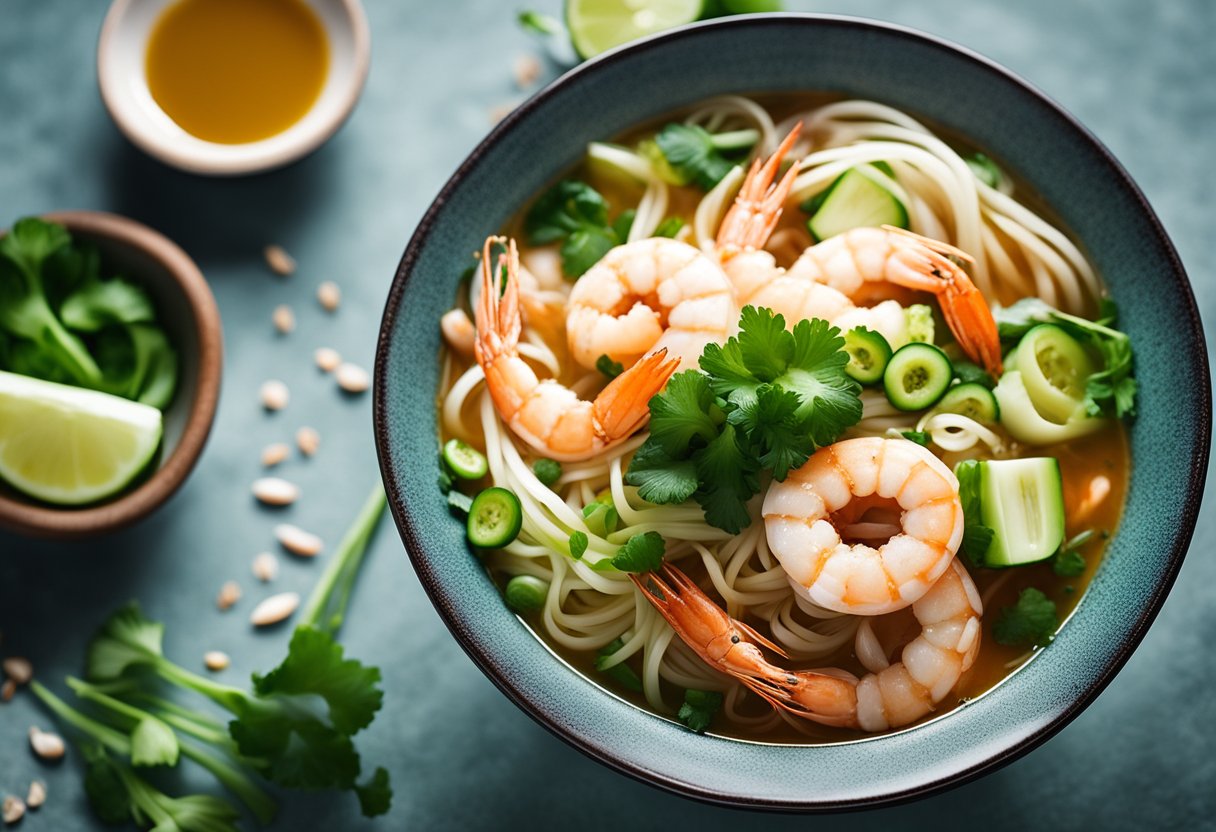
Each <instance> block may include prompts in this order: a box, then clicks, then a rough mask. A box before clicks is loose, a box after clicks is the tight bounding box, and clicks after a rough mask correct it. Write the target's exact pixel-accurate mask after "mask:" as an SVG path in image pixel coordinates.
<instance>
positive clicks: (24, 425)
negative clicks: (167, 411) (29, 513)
mask: <svg viewBox="0 0 1216 832" xmlns="http://www.w3.org/2000/svg"><path fill="white" fill-rule="evenodd" d="M161 430H162V428H161V415H160V411H159V410H157V409H156V408H155V407H150V406H148V405H146V404H140V403H139V402H133V401H129V400H128V399H123V398H119V397H118V396H111V395H110V394H109V393H98V392H96V391H94V390H83V389H81V388H79V387H68V386H67V385H65V384H55V383H53V382H50V381H42V380H41V379H36V378H29V377H27V376H19V375H15V374H13V373H5V372H0V479H4V480H5V481H6V482H8V483H9V484H10V485H12V486H13V487H15V488H17V489H20V490H21V491H23V492H25V493H26V494H29V495H30V496H31V497H37V498H38V499H40V500H46V501H47V502H48V503H60V504H63V505H80V504H82V503H90V502H93V501H94V500H99V499H101V498H102V497H106V496H109V495H110V494H113V493H115V492H117V491H120V490H121V489H122V488H123V487H124V486H126V485H127V484H128V483H130V482H131V480H133V479H134V478H135V477H136V476H138V475H139V473H140V472H141V471H143V469H144V467H145V466H147V464H148V461H149V460H151V459H152V455H153V454H155V453H156V449H157V447H158V446H159V445H160V437H161Z"/></svg>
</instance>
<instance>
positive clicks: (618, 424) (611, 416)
mask: <svg viewBox="0 0 1216 832" xmlns="http://www.w3.org/2000/svg"><path fill="white" fill-rule="evenodd" d="M679 366H680V359H678V358H668V357H667V350H666V349H661V350H658V351H657V352H653V353H651V354H649V355H647V356H644V357H643V358H642V359H641V360H639V361H638V362H637V363H636V364H634V365H633V366H632V367H630V368H629V369H628V370H626V371H625V372H623V373H621V374H620V375H619V376H617V377H616V378H615V379H613V380H612V382H611V383H610V384H609V385H608V386H607V387H605V388H604V389H603V390H602V391H600V394H599V395H598V396H596V397H595V402H594V405H593V406H594V408H595V421H596V423H597V424H598V425H599V428H600V431H601V432H602V434H603V438H604V440H605V441H606V442H612V441H615V440H617V439H621V438H624V437H626V436H628V435H629V434H631V433H633V432H634V431H635V430H637V429H638V428H640V427H641V426H642V425H644V424H645V423H646V420H647V419H649V418H650V399H651V397H652V396H654V395H655V394H656V393H658V392H659V391H660V390H662V389H663V388H664V387H665V386H666V385H667V380H668V379H669V378H671V375H672V373H674V372H675V371H676V369H677V368H678V367H679Z"/></svg>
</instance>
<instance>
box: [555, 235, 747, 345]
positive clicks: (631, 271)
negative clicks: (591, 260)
mask: <svg viewBox="0 0 1216 832" xmlns="http://www.w3.org/2000/svg"><path fill="white" fill-rule="evenodd" d="M566 310H567V311H566V335H567V339H568V341H569V345H570V354H571V355H572V356H573V357H574V360H575V361H577V362H578V363H579V364H580V365H582V366H583V367H587V368H594V367H595V364H596V361H597V360H598V359H599V357H600V356H602V355H606V356H608V357H609V358H610V359H612V360H613V361H619V362H620V363H621V364H622V365H624V366H626V367H629V366H631V365H632V364H633V363H634V362H636V361H637V360H638V359H640V358H641V357H642V356H644V355H647V354H650V353H654V352H656V351H658V350H661V349H665V350H667V353H668V354H669V355H671V356H672V357H674V358H678V359H680V361H681V363H682V364H683V366H685V367H696V366H697V359H698V358H699V357H700V355H701V351H702V349H704V347H705V345H706V344H708V343H710V342H711V341H712V342H715V343H719V344H720V343H723V342H725V341H726V339H727V337H729V336H730V334H731V333H732V332H733V331H734V327H735V326H736V322H737V320H738V317H739V308H738V307H737V306H736V305H735V300H734V290H733V289H732V287H731V284H730V281H729V280H727V279H726V275H725V274H724V273H723V272H722V269H721V267H719V266H718V264H717V263H715V262H714V260H713V258H711V257H709V256H707V255H705V254H703V253H702V252H700V251H699V250H697V249H696V248H694V247H693V246H690V245H688V244H687V243H681V242H679V241H677V240H672V239H668V238H666V237H651V238H649V239H645V240H637V241H635V242H632V243H626V244H625V245H622V246H617V247H616V248H613V249H612V250H610V251H609V252H608V253H607V254H605V255H604V257H603V258H602V259H601V260H600V261H599V262H598V263H596V264H595V265H594V266H592V267H591V268H590V269H588V270H587V272H586V274H584V275H583V276H582V277H581V278H579V280H578V282H577V283H575V284H574V288H573V289H572V290H571V292H570V298H569V300H568V301H567V302H566Z"/></svg>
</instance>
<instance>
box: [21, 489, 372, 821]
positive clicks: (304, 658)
mask: <svg viewBox="0 0 1216 832" xmlns="http://www.w3.org/2000/svg"><path fill="white" fill-rule="evenodd" d="M385 504H386V499H385V495H384V490H383V489H382V488H380V487H379V486H377V488H376V489H375V491H374V492H373V493H372V495H371V496H370V497H369V498H368V501H367V503H366V504H365V505H364V507H363V510H362V511H361V512H360V514H359V517H358V518H357V519H356V521H355V522H354V524H352V526H351V528H350V530H348V531H347V533H346V535H345V537H344V538H343V539H342V542H341V543H340V544H339V545H338V548H337V551H336V552H335V554H334V556H333V558H332V559H331V560H330V562H329V564H328V566H327V568H326V571H325V572H324V574H323V575H322V577H321V579H320V581H319V582H318V584H317V586H316V588H315V589H314V591H313V593H312V595H311V596H310V598H309V600H308V602H307V603H306V604H305V606H304V609H303V611H302V612H301V613H300V617H299V619H298V622H299V623H298V624H297V626H296V628H295V631H294V632H293V634H292V637H291V642H290V645H289V646H288V650H287V655H286V657H285V658H284V659H283V661H282V662H280V663H279V665H278V666H277V667H275V668H274V669H273V670H271V671H270V672H268V673H265V674H254V675H253V679H252V685H251V687H250V689H244V688H240V687H236V686H232V685H226V684H222V683H220V682H217V681H215V680H213V679H209V678H205V677H203V676H200V675H198V674H196V673H193V672H191V671H190V670H187V669H186V668H184V667H181V666H180V665H178V664H176V663H175V662H173V661H172V660H171V659H169V658H168V657H167V656H165V654H164V651H163V649H162V639H163V635H164V625H163V624H161V623H159V622H156V621H152V620H150V619H148V618H147V617H145V616H144V615H143V613H142V612H141V611H140V609H139V607H138V606H137V605H136V604H134V603H132V604H128V605H126V606H124V607H122V608H120V609H119V610H117V611H116V612H115V613H114V614H113V615H111V616H110V618H109V619H108V620H107V621H106V622H105V623H104V624H103V625H102V627H101V629H100V630H99V631H98V633H97V635H96V636H95V637H94V638H93V641H92V642H91V643H90V645H89V648H88V652H87V658H86V675H87V676H88V677H89V680H90V681H89V682H87V683H86V682H80V681H79V680H75V679H68V685H69V687H71V688H72V689H73V690H74V691H75V692H76V693H77V694H78V695H79V696H80V697H81V699H84V700H86V701H88V702H89V703H91V704H92V705H94V706H96V709H97V711H98V712H99V717H100V718H99V719H94V718H92V717H90V716H88V715H86V714H83V713H81V712H80V711H77V710H76V709H75V708H73V707H72V706H70V705H68V704H67V703H66V702H63V701H62V700H60V699H59V698H58V697H56V696H55V695H54V694H53V693H51V692H50V691H49V690H48V689H46V688H44V687H42V686H37V687H35V688H34V693H35V694H36V695H37V696H38V697H39V698H40V699H41V700H42V701H43V702H44V704H46V706H47V707H48V708H49V709H50V710H51V711H52V712H53V713H55V714H56V715H57V716H58V717H59V718H60V719H62V720H64V721H65V722H67V723H68V724H70V725H72V726H73V727H75V728H76V729H77V730H78V731H80V732H81V733H82V734H83V735H84V736H85V737H87V738H88V739H89V740H91V741H93V742H99V743H101V745H102V746H104V747H105V750H106V751H107V752H109V753H110V754H114V755H117V756H119V757H120V758H125V759H126V760H127V761H129V762H130V763H131V765H133V766H136V767H140V766H145V765H150V764H158V765H172V764H173V763H175V762H176V760H177V754H178V753H179V751H180V753H181V755H183V756H186V757H189V758H190V759H192V760H194V761H195V762H197V763H199V764H200V765H202V766H203V767H204V768H206V769H207V770H208V771H210V772H211V773H212V774H213V775H214V776H215V777H216V779H217V780H219V781H220V783H222V784H223V785H224V786H226V787H227V788H228V789H229V790H230V791H232V792H233V793H234V794H236V795H237V796H238V797H240V798H241V799H242V801H243V802H245V803H246V804H247V805H248V806H249V807H250V808H251V809H252V810H253V812H254V814H255V815H257V816H258V817H259V818H260V819H262V820H263V822H264V821H265V820H267V819H268V818H269V816H270V814H272V813H273V804H272V803H271V802H270V799H269V798H268V797H267V796H266V795H265V794H264V793H263V792H262V790H261V788H260V786H259V785H258V783H257V782H256V779H255V775H260V776H261V777H262V778H265V780H268V781H270V782H272V783H275V784H277V785H279V786H284V787H287V788H299V789H309V790H316V789H336V790H348V791H351V792H354V794H355V796H356V797H357V798H358V800H359V804H360V807H361V808H362V810H363V813H364V814H365V815H367V816H369V817H370V816H374V815H379V814H383V813H385V812H386V811H388V808H389V803H390V801H391V798H392V790H391V788H390V786H389V779H388V772H387V771H385V770H384V769H383V768H378V769H376V771H375V772H374V773H373V774H372V775H371V777H370V778H367V779H365V780H362V781H360V779H359V777H360V774H361V769H362V766H361V761H360V758H359V753H358V751H357V750H356V749H355V745H354V742H353V739H352V738H353V737H354V735H355V734H357V733H358V732H359V731H361V730H363V729H364V728H366V727H367V726H368V725H369V724H371V722H372V720H373V718H374V717H375V715H376V712H377V711H378V710H379V709H380V705H381V700H382V699H383V692H382V690H381V689H380V679H381V676H380V670H379V668H376V667H371V666H368V665H365V664H363V663H362V662H360V661H358V660H356V659H353V658H349V657H347V656H346V655H345V652H344V650H343V648H342V645H341V644H339V643H338V641H337V639H336V636H337V632H338V630H339V628H340V627H341V625H342V622H343V619H344V617H345V613H346V607H347V604H348V602H349V600H350V596H351V591H352V589H353V585H354V581H355V578H356V576H357V574H358V571H359V567H360V565H361V563H362V560H363V555H364V553H365V551H366V548H367V544H368V542H369V541H370V539H371V536H372V533H373V532H374V530H375V528H376V526H377V523H378V521H379V519H380V517H381V516H382V514H383V510H384V507H385ZM157 680H159V681H160V682H164V683H168V684H169V685H170V686H173V687H176V688H179V689H181V690H183V691H187V692H193V693H195V694H201V695H202V696H203V697H205V698H207V699H210V700H211V701H212V702H213V703H215V704H216V705H218V706H219V707H220V708H223V709H224V710H226V711H227V712H228V713H229V714H231V716H232V717H233V719H232V720H231V721H230V722H229V723H228V725H227V730H224V726H223V725H221V724H219V723H218V722H215V721H214V720H212V719H210V718H209V717H206V716H203V715H199V714H195V712H194V711H193V710H187V709H185V708H184V707H182V706H180V705H176V704H175V703H173V702H169V701H166V700H164V699H162V698H160V696H159V694H158V693H156V688H154V687H152V686H150V683H155V681H157ZM179 732H180V733H182V734H186V735H190V736H191V737H193V738H195V739H199V740H202V741H203V742H204V743H206V744H207V745H209V746H211V747H212V749H214V750H215V751H216V752H217V753H218V754H219V755H221V756H216V755H214V754H212V753H210V752H209V751H204V750H202V749H201V748H199V747H197V746H195V745H193V744H187V743H186V742H184V741H179V738H178V733H179ZM97 772H98V773H97V774H96V775H94V777H95V778H96V779H98V780H100V779H101V778H104V779H105V780H106V781H107V782H109V783H110V785H114V783H115V782H117V780H122V781H123V789H124V790H125V794H126V795H127V796H126V798H124V799H123V800H124V801H125V803H124V802H120V801H119V799H118V798H117V797H115V798H113V799H112V800H111V799H108V798H107V799H106V800H105V802H99V801H101V800H102V798H103V797H104V795H103V796H101V797H95V798H94V807H95V809H96V810H97V811H98V813H99V815H101V816H103V817H106V816H113V817H117V816H118V815H119V813H120V811H125V812H127V814H129V815H131V816H132V817H133V818H134V819H135V820H137V821H143V820H144V819H146V818H151V819H152V820H153V821H154V822H156V823H158V824H159V823H160V822H161V819H160V818H158V817H156V816H155V815H154V814H151V813H150V810H149V809H148V807H149V806H151V805H153V803H157V804H162V803H163V804H164V806H165V807H166V808H165V811H166V812H168V813H169V815H167V816H171V815H172V810H171V805H170V804H169V803H165V801H169V800H171V799H170V798H163V796H160V797H157V796H156V795H150V794H149V793H147V792H146V790H145V785H144V784H141V783H140V782H136V781H135V780H132V779H130V778H128V777H126V774H125V772H126V768H125V764H123V763H121V762H113V761H110V762H106V761H105V760H103V759H102V758H100V757H98V758H97ZM90 796H91V797H92V796H93V792H90ZM162 798H163V800H162ZM178 800H183V801H187V802H189V801H190V800H191V798H180V799H178ZM224 805H226V804H224ZM215 808H216V817H217V819H218V818H219V816H220V815H221V814H222V813H220V812H219V811H218V810H219V806H218V805H217V806H216V807H215ZM233 817H235V815H233ZM179 826H180V828H183V829H194V828H207V829H216V830H218V829H227V828H230V827H229V826H223V825H216V826H209V827H194V826H187V825H182V824H180V823H179ZM157 828H158V829H159V828H179V827H170V826H164V827H161V826H159V825H158V826H157Z"/></svg>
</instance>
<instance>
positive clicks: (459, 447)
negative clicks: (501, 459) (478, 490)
mask: <svg viewBox="0 0 1216 832" xmlns="http://www.w3.org/2000/svg"><path fill="white" fill-rule="evenodd" d="M443 461H444V462H446V463H447V464H448V467H449V468H451V469H452V473H453V474H455V475H456V476H458V477H460V478H461V479H462V480H479V479H481V478H482V477H484V476H485V475H486V472H487V471H489V470H490V463H489V462H488V461H487V460H486V458H485V455H484V454H483V453H481V451H479V450H477V449H476V448H474V447H473V446H472V445H469V444H468V443H467V442H462V441H461V440H459V439H449V440H448V441H447V442H445V443H444V444H443Z"/></svg>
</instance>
